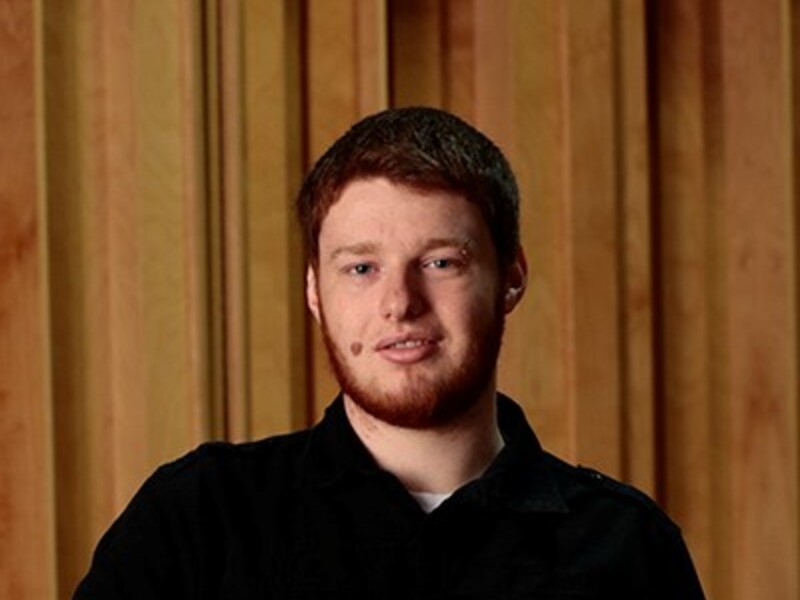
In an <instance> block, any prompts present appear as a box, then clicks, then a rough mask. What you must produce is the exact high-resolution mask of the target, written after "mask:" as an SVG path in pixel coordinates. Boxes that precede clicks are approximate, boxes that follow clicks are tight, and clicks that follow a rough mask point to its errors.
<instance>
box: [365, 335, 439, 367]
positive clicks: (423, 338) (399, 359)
mask: <svg viewBox="0 0 800 600" xmlns="http://www.w3.org/2000/svg"><path fill="white" fill-rule="evenodd" d="M440 341H441V336H439V335H436V334H434V333H422V332H416V333H407V334H403V335H395V336H390V337H387V338H383V339H381V340H380V341H379V342H378V343H377V344H376V345H375V350H376V352H377V353H378V354H379V355H380V356H382V357H383V358H384V359H386V360H388V361H389V362H393V363H398V364H411V363H415V362H419V361H421V360H425V359H426V358H428V357H430V356H432V355H433V354H435V353H436V352H437V351H438V349H439V342H440Z"/></svg>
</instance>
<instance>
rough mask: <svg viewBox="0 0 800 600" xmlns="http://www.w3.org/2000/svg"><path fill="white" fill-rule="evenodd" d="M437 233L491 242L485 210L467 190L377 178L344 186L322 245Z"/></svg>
mask: <svg viewBox="0 0 800 600" xmlns="http://www.w3.org/2000/svg"><path fill="white" fill-rule="evenodd" d="M431 238H441V239H456V238H464V239H466V238H469V239H471V240H472V241H473V243H474V244H478V245H482V244H487V243H488V244H491V241H490V236H489V231H488V228H487V226H486V224H485V222H484V220H483V217H482V216H481V212H480V210H479V209H478V207H477V206H475V205H474V204H473V203H471V202H469V201H467V200H466V199H465V198H464V197H463V196H462V195H461V194H458V193H454V192H449V191H443V190H420V189H417V188H412V187H409V186H407V185H403V184H395V183H392V182H391V181H389V180H388V179H385V178H374V179H358V180H355V181H352V182H350V183H349V184H348V185H347V186H345V187H344V189H343V190H342V192H341V194H340V195H339V198H338V200H337V201H336V202H335V203H334V204H333V205H332V206H331V207H330V209H329V211H328V214H327V215H326V216H325V218H324V219H323V221H322V224H321V228H320V234H319V245H320V250H321V251H323V252H324V249H325V247H326V246H327V247H330V246H331V245H332V244H334V245H339V244H343V243H353V242H355V241H358V242H361V241H369V242H371V243H374V244H377V245H380V244H392V243H402V244H413V243H415V242H419V243H425V242H427V241H428V240H429V239H431Z"/></svg>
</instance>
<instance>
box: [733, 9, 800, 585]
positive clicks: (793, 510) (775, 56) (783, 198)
mask: <svg viewBox="0 0 800 600" xmlns="http://www.w3.org/2000/svg"><path fill="white" fill-rule="evenodd" d="M787 17H788V4H787V3H786V2H783V1H779V0H772V1H767V2H762V3H760V4H759V6H758V8H756V7H754V6H753V5H752V4H751V3H748V2H745V1H738V2H726V3H722V4H721V26H722V37H721V40H722V57H723V105H722V107H721V109H722V110H723V114H724V115H725V119H726V121H725V128H726V131H725V133H726V135H725V142H724V154H723V158H724V164H725V181H724V184H725V189H724V201H725V204H726V207H727V209H728V211H727V217H728V218H727V221H726V225H727V227H728V228H729V231H728V239H729V242H728V258H729V265H730V271H729V280H728V286H727V292H728V297H729V298H730V312H729V318H730V321H729V327H730V343H731V348H730V352H731V354H730V356H731V365H730V366H731V369H730V378H731V379H730V390H731V397H730V402H731V447H730V448H729V450H728V451H729V453H730V457H731V459H732V462H731V465H730V466H731V484H732V487H731V489H730V494H731V497H732V504H731V508H732V511H733V516H734V527H735V529H734V535H733V538H732V542H733V550H732V552H733V561H734V563H733V568H734V573H733V577H734V579H733V589H734V590H735V595H734V597H735V598H755V597H757V596H759V595H761V596H764V595H766V596H768V597H770V598H780V599H784V598H785V599H787V600H788V599H789V598H797V596H798V594H800V585H799V582H798V570H797V565H798V535H797V534H798V520H797V509H798V494H797V474H798V461H797V458H798V454H797V453H798V446H797V438H798V429H797V416H798V415H797V389H798V388H797V384H798V378H797V359H798V356H797V318H796V311H797V305H796V300H797V298H796V291H797V290H796V273H797V264H796V260H795V256H796V254H795V252H796V241H795V236H796V232H795V230H794V222H795V210H796V209H795V206H796V198H795V196H794V192H795V189H794V181H793V173H792V167H793V161H792V147H791V144H792V139H791V129H790V128H788V127H787V123H790V122H791V118H792V114H791V104H790V101H791V93H792V89H791V85H790V80H789V76H790V73H791V69H790V62H789V61H790V56H791V54H790V52H791V49H790V45H789V43H790V39H791V38H790V31H789V26H790V23H789V22H788V19H787ZM757 557H763V558H760V559H757ZM767 557H771V559H768V558H767Z"/></svg>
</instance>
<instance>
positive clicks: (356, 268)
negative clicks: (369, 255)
mask: <svg viewBox="0 0 800 600" xmlns="http://www.w3.org/2000/svg"><path fill="white" fill-rule="evenodd" d="M345 271H346V272H347V273H349V274H350V275H356V276H359V277H363V276H365V275H369V274H371V273H374V272H375V266H374V265H371V264H369V263H358V264H355V265H350V266H349V267H347V268H346V269H345Z"/></svg>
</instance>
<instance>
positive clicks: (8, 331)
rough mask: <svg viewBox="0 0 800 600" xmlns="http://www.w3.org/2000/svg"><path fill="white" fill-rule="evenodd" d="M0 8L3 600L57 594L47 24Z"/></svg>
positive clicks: (10, 5) (6, 4) (30, 11)
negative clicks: (44, 95)
mask: <svg viewBox="0 0 800 600" xmlns="http://www.w3.org/2000/svg"><path fill="white" fill-rule="evenodd" d="M38 17H39V15H38V13H37V12H36V10H34V6H33V5H32V4H31V3H21V2H13V1H10V0H9V1H2V2H0V89H2V90H3V93H2V94H0V130H1V131H2V132H3V133H2V135H0V457H2V461H0V597H3V598H51V597H53V596H54V595H55V592H56V578H55V568H56V553H55V548H56V543H55V506H54V485H53V484H54V482H53V462H52V456H53V454H52V451H53V441H52V437H51V435H50V432H51V430H52V427H53V421H52V411H51V395H50V394H51V388H50V384H51V381H50V342H49V337H48V336H49V331H48V328H49V316H48V308H49V307H48V287H47V261H46V253H47V251H46V247H47V211H46V206H45V204H44V194H45V190H44V186H43V185H42V181H41V174H42V172H43V166H44V165H43V164H42V162H41V158H42V152H41V151H42V144H41V139H42V138H41V133H42V129H41V116H42V115H41V105H40V103H41V96H40V94H41V87H40V84H41V71H40V69H41V63H40V60H41V53H40V43H41V35H40V34H41V29H40V28H41V22H40V21H39V20H38Z"/></svg>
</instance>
